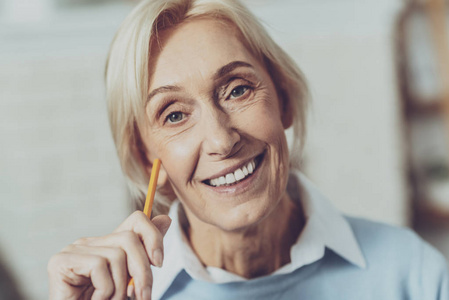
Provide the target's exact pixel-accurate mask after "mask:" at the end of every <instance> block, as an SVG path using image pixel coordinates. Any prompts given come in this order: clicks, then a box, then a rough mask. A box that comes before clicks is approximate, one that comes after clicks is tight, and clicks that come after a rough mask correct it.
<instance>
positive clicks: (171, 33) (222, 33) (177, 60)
mask: <svg viewBox="0 0 449 300" xmlns="http://www.w3.org/2000/svg"><path fill="white" fill-rule="evenodd" d="M151 51H152V53H151V59H150V76H151V80H150V88H151V87H157V86H160V85H167V84H175V83H179V82H182V81H184V80H186V79H188V78H194V77H197V76H201V77H203V78H205V79H207V78H209V77H210V76H212V74H213V73H214V72H215V71H216V70H217V69H219V68H220V67H222V66H224V65H226V64H228V63H229V62H231V61H236V60H238V61H244V62H248V63H250V64H252V65H253V66H256V67H257V66H258V65H259V64H258V62H257V60H256V59H255V58H254V57H253V55H252V54H251V53H250V52H249V51H248V49H247V48H246V47H245V46H244V44H243V43H242V42H241V34H240V32H239V31H238V30H237V29H236V27H235V26H233V25H232V24H230V23H227V22H224V21H216V20H212V19H196V20H192V21H188V22H184V23H182V24H180V25H178V26H176V27H175V28H173V29H168V30H164V31H163V32H162V33H161V34H160V35H159V43H154V45H153V47H152V49H151Z"/></svg>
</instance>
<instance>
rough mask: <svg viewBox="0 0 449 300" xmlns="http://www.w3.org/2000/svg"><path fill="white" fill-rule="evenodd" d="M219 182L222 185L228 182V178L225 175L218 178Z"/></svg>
mask: <svg viewBox="0 0 449 300" xmlns="http://www.w3.org/2000/svg"><path fill="white" fill-rule="evenodd" d="M218 184H220V185H223V184H226V178H225V177H224V176H221V177H220V178H218Z"/></svg>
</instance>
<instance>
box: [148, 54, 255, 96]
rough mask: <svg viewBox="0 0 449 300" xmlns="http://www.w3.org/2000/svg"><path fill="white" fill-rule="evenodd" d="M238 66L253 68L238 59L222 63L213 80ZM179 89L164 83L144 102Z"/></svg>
mask: <svg viewBox="0 0 449 300" xmlns="http://www.w3.org/2000/svg"><path fill="white" fill-rule="evenodd" d="M240 67H248V68H252V69H254V67H253V66H252V65H251V64H249V63H247V62H244V61H238V60H237V61H232V62H230V63H228V64H226V65H224V66H223V67H221V68H220V69H218V70H217V71H216V72H215V74H214V76H213V79H214V81H216V80H218V79H220V78H221V77H223V76H225V75H226V74H228V73H230V72H232V71H233V70H235V69H237V68H240ZM180 90H182V88H180V87H179V86H176V85H164V86H161V87H158V88H157V89H154V90H153V91H151V93H149V94H148V97H147V101H146V104H148V102H149V101H150V99H151V98H153V97H154V96H156V95H157V94H160V93H166V92H179V91H180Z"/></svg>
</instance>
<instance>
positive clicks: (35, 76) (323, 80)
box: [0, 0, 407, 300]
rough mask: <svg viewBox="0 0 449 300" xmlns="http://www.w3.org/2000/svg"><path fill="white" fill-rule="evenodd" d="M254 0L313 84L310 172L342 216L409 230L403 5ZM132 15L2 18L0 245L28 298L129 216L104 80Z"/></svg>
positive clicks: (117, 10)
mask: <svg viewBox="0 0 449 300" xmlns="http://www.w3.org/2000/svg"><path fill="white" fill-rule="evenodd" d="M21 2H23V3H25V2H27V1H26V0H21ZM44 2H45V3H48V1H47V0H46V1H43V2H42V3H44ZM247 3H248V4H249V5H250V6H251V8H252V9H253V10H254V11H255V12H256V14H258V15H260V16H261V17H262V18H263V19H264V20H265V21H266V23H268V24H270V29H269V30H270V32H271V33H272V34H273V36H274V37H275V39H276V40H277V41H279V43H280V44H281V45H282V46H283V47H285V48H286V49H287V50H288V52H289V53H291V54H292V55H293V56H294V58H295V59H296V60H297V62H298V63H299V65H300V66H301V68H302V69H303V70H304V73H305V74H306V77H307V78H308V81H309V84H310V88H311V92H312V97H313V106H312V114H311V118H310V122H309V123H310V125H309V126H310V129H309V137H308V141H307V147H306V148H307V151H306V163H307V173H308V174H310V176H311V177H312V179H313V180H314V181H315V182H316V183H317V185H318V186H319V187H320V188H322V190H323V191H324V192H325V193H326V194H327V195H329V198H331V200H332V201H333V202H334V203H335V205H336V206H338V207H339V208H340V209H342V210H343V211H345V212H347V213H349V214H354V215H360V216H366V217H369V218H372V219H377V220H382V221H386V222H389V223H394V224H406V223H407V203H406V200H405V193H404V183H403V181H404V179H403V171H402V164H401V160H402V158H401V154H400V153H401V149H400V148H401V145H400V134H399V129H398V124H399V118H398V115H399V114H398V101H397V99H396V93H395V80H394V74H393V71H394V70H393V61H392V45H391V40H390V35H391V34H390V33H391V28H392V18H393V16H394V13H395V12H396V8H397V3H395V2H394V1H389V0H388V1H387V0H383V1H379V0H378V1H360V0H357V1H356V0H340V1H335V0H309V1H305V0H300V1H294V0H291V1H287V0H283V1H256V0H248V1H247ZM128 11H129V7H128V6H124V5H114V6H107V7H92V8H90V9H89V10H84V9H77V10H75V11H68V12H63V13H58V12H55V11H51V13H49V12H48V13H47V16H50V17H48V19H44V20H42V19H40V18H41V17H36V16H34V17H33V15H32V16H31V17H29V16H28V17H26V16H25V17H23V16H22V17H21V18H22V19H21V21H20V22H15V21H14V20H12V19H11V18H9V19H8V18H3V19H0V137H1V146H0V204H1V210H0V250H1V251H2V252H3V254H4V256H5V257H6V258H7V259H8V263H9V264H10V265H11V266H12V267H13V271H14V273H15V275H16V277H17V279H19V282H20V283H21V286H22V288H23V290H24V291H25V293H26V295H27V296H28V298H29V299H37V300H39V299H46V298H47V279H46V264H47V261H48V259H49V257H50V256H51V255H52V254H54V253H55V252H58V251H59V250H60V249H61V248H62V247H64V246H65V245H67V244H68V243H71V242H72V241H74V240H75V239H77V238H79V237H81V236H92V235H100V234H105V233H107V232H110V231H111V230H112V229H113V228H115V227H116V226H117V225H118V224H119V223H120V221H121V220H123V218H124V217H125V216H126V215H127V214H128V209H129V208H128V205H127V202H126V200H125V199H126V190H125V187H124V184H123V181H122V176H121V174H120V169H119V166H118V162H117V159H116V155H115V149H114V148H113V144H112V139H111V136H110V133H109V128H108V123H107V118H106V112H105V104H104V88H103V69H104V61H105V56H106V53H107V48H108V45H109V43H110V41H111V39H112V36H113V33H114V31H115V30H116V28H117V27H118V24H119V23H120V21H121V20H122V19H123V18H124V16H125V15H126V13H127V12H128ZM43 15H44V16H45V15H46V13H45V12H44V13H43ZM27 18H28V19H27Z"/></svg>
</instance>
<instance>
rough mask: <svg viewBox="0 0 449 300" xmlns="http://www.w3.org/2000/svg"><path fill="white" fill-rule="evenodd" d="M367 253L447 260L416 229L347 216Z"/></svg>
mask: <svg viewBox="0 0 449 300" xmlns="http://www.w3.org/2000/svg"><path fill="white" fill-rule="evenodd" d="M345 218H346V220H347V221H348V223H349V225H350V226H351V229H352V231H353V232H354V235H355V237H356V239H357V241H358V242H359V245H360V247H361V248H362V251H363V252H364V254H365V255H368V256H370V255H374V256H383V257H385V259H388V258H396V259H399V261H402V260H405V259H411V258H413V259H423V257H422V256H423V255H426V257H427V258H430V259H434V260H436V261H440V262H445V259H444V257H443V256H442V255H441V254H440V253H439V252H438V251H437V250H435V249H434V248H433V247H432V246H431V245H429V244H428V243H427V242H425V241H424V240H423V239H422V238H421V237H419V236H418V235H417V234H416V233H415V232H414V231H412V230H411V229H409V228H403V227H398V226H393V225H388V224H383V223H379V222H375V221H369V220H365V219H361V218H354V217H345Z"/></svg>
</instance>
